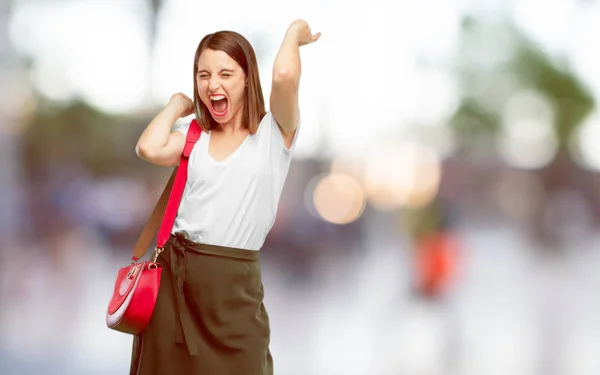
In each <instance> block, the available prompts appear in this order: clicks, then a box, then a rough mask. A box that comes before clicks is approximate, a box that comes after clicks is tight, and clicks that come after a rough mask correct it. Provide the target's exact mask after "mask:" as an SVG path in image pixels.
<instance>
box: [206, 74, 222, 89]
mask: <svg viewBox="0 0 600 375" xmlns="http://www.w3.org/2000/svg"><path fill="white" fill-rule="evenodd" d="M219 87H221V84H220V82H219V78H218V77H214V76H213V77H211V78H210V81H209V82H208V89H209V90H210V91H211V92H215V91H217V89H218V88H219Z"/></svg>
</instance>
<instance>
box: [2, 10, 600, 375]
mask: <svg viewBox="0 0 600 375" xmlns="http://www.w3.org/2000/svg"><path fill="white" fill-rule="evenodd" d="M297 18H304V19H306V20H307V21H308V23H309V25H311V27H312V28H313V31H315V32H316V31H321V32H322V37H321V39H320V40H319V42H318V43H316V44H314V45H311V46H308V47H304V48H303V49H302V59H303V77H302V84H301V93H300V106H301V112H302V120H303V122H302V128H301V131H300V138H299V141H298V144H297V151H296V155H295V158H294V162H293V164H292V167H291V169H290V172H289V178H288V180H287V182H286V185H285V188H284V193H283V197H282V200H281V203H280V206H279V214H278V218H277V221H276V224H275V227H274V228H273V230H272V232H271V233H270V235H269V236H268V238H267V241H266V243H265V246H264V249H263V250H262V255H261V261H262V265H263V272H264V284H265V290H266V301H265V303H266V306H267V309H268V311H269V313H270V316H271V324H272V345H271V350H272V352H273V355H274V358H275V368H276V373H277V374H281V375H400V374H402V375H404V374H406V375H496V374H498V375H507V374H510V375H587V374H595V375H597V374H600V319H599V318H598V317H599V316H600V300H599V298H598V292H597V291H598V288H599V287H600V272H598V271H597V270H598V267H599V266H600V236H599V234H598V226H599V224H600V223H599V221H600V220H599V219H600V195H599V187H600V149H599V148H598V147H597V146H598V140H600V116H599V115H598V111H597V109H596V102H597V100H598V99H599V98H600V71H599V70H598V67H599V66H600V50H599V49H598V48H597V36H598V35H600V1H594V0H552V1H544V0H519V1H516V0H419V1H417V0H404V1H400V2H387V1H384V0H371V1H369V2H362V1H361V2H346V1H342V0H322V1H316V0H312V1H311V0H308V1H303V2H289V1H275V0H254V1H242V0H231V1H228V2H226V3H224V2H208V1H192V0H119V1H117V0H114V1H112V0H104V1H100V0H97V1H94V0H44V1H41V0H37V1H34V0H12V1H11V0H0V172H1V173H0V223H1V225H0V306H1V308H0V374H3V375H13V374H22V375H29V374H38V373H45V374H66V375H70V374H91V375H95V374H98V375H100V374H126V373H128V371H129V356H130V353H131V337H130V336H127V335H124V334H120V333H118V332H115V331H111V330H109V329H107V328H106V326H105V322H104V316H105V312H106V307H107V303H108V299H109V297H110V294H111V288H112V286H113V282H114V277H115V274H116V271H117V269H118V268H120V267H122V266H124V265H125V264H127V262H128V261H129V257H130V254H131V250H132V246H133V244H134V243H135V241H136V240H137V236H138V235H139V232H140V231H141V229H142V226H143V224H144V223H145V220H146V219H147V217H148V215H149V214H150V212H151V210H152V208H153V207H154V204H155V202H156V200H157V199H158V196H159V195H160V192H161V191H162V188H163V187H164V184H165V183H166V181H167V178H168V176H169V175H170V172H171V169H169V168H160V167H156V166H152V165H149V164H147V163H145V162H143V161H141V160H140V159H139V158H137V156H136V155H135V152H134V147H135V143H136V141H137V138H138V136H139V135H140V133H141V132H142V130H143V128H144V127H145V126H146V125H147V124H148V123H149V121H150V120H151V119H152V118H153V117H154V115H155V114H156V113H157V112H158V111H159V110H160V109H161V107H162V106H164V105H165V104H166V103H167V101H168V99H169V97H170V96H171V94H173V93H175V92H179V91H182V92H184V93H186V94H187V95H190V96H191V95H192V90H193V81H192V67H193V56H194V52H195V48H196V46H197V43H198V42H199V41H200V39H201V38H202V37H203V36H204V35H205V34H207V33H210V32H214V31H217V30H221V29H232V30H236V31H238V32H240V33H242V34H243V35H245V36H246V37H247V38H248V39H249V40H250V41H251V43H252V44H253V46H254V48H255V50H256V53H257V56H258V61H259V64H260V69H261V81H262V84H263V88H264V90H265V95H266V97H268V95H269V93H270V79H271V65H272V63H273V59H274V57H275V54H276V52H277V49H278V47H279V44H280V42H281V39H282V37H283V34H284V32H285V30H286V27H287V26H288V24H289V23H290V22H291V21H293V20H294V19H297ZM189 120H190V119H189V118H188V119H181V121H189Z"/></svg>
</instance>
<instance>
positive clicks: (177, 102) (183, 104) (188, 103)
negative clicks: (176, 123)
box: [168, 92, 194, 117]
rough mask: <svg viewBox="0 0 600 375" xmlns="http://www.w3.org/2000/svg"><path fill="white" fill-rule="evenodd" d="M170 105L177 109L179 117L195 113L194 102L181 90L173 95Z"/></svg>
mask: <svg viewBox="0 0 600 375" xmlns="http://www.w3.org/2000/svg"><path fill="white" fill-rule="evenodd" d="M168 105H169V106H170V107H173V108H175V111H176V112H177V113H179V117H187V116H189V115H191V114H192V113H194V102H193V101H192V99H190V98H188V97H187V96H186V95H185V94H183V93H180V92H178V93H177V94H173V95H172V96H171V99H170V100H169V104H168Z"/></svg>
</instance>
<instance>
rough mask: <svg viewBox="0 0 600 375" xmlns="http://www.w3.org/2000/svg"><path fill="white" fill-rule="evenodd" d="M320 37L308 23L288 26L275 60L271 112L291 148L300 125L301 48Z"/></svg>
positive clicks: (286, 143)
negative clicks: (312, 30) (312, 31)
mask: <svg viewBox="0 0 600 375" xmlns="http://www.w3.org/2000/svg"><path fill="white" fill-rule="evenodd" d="M320 36H321V34H320V33H317V34H315V35H313V34H311V31H310V28H309V27H308V24H307V23H306V22H305V21H303V20H297V21H294V22H292V24H291V25H290V26H289V27H288V29H287V32H286V34H285V37H284V38H283V42H282V43H281V47H280V48H279V52H278V53H277V56H276V57H275V63H274V64H273V82H272V87H271V98H270V104H271V112H272V114H273V117H274V118H275V121H277V124H278V125H279V128H280V130H281V134H282V135H283V139H284V143H285V146H286V147H288V148H289V147H290V146H291V145H292V141H293V139H294V134H295V131H296V127H297V126H298V116H299V111H298V89H299V85H300V75H301V70H302V69H301V63H300V47H301V46H303V45H306V44H310V43H313V42H316V41H317V40H318V39H319V37H320Z"/></svg>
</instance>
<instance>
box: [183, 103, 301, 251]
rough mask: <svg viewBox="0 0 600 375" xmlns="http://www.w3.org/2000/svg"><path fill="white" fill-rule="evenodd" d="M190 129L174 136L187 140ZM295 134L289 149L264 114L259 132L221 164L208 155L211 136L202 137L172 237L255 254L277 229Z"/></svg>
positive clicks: (250, 136)
mask: <svg viewBox="0 0 600 375" xmlns="http://www.w3.org/2000/svg"><path fill="white" fill-rule="evenodd" d="M188 128H189V123H185V124H182V125H180V126H177V127H176V130H178V131H180V132H182V133H183V134H186V133H187V131H188ZM299 130H300V126H298V129H297V130H296V134H295V136H294V141H293V143H292V146H291V147H290V148H289V149H287V148H286V147H285V145H284V142H283V136H282V135H281V132H280V130H279V127H278V126H277V122H276V121H275V119H274V118H273V116H272V114H271V112H268V113H267V114H266V115H265V116H264V117H263V119H262V120H261V122H260V125H259V126H258V130H257V132H256V133H255V134H254V135H248V137H247V138H246V139H245V140H244V141H243V142H242V144H241V145H240V146H239V147H238V148H237V149H236V150H235V151H234V152H233V153H232V154H231V155H229V157H228V158H227V159H225V160H223V161H221V162H218V161H215V160H214V159H213V158H212V157H211V156H210V155H209V153H208V144H209V140H210V132H208V133H206V132H204V131H203V132H202V135H201V136H200V139H199V140H198V142H197V143H196V145H195V146H194V149H193V150H192V153H191V154H190V160H189V164H188V180H187V184H186V186H185V190H184V192H183V196H182V198H181V203H180V206H179V211H178V213H177V218H176V219H175V223H174V225H173V231H172V232H173V233H175V232H183V233H184V234H185V236H186V238H188V239H190V240H192V241H194V242H198V243H205V244H211V245H219V246H228V247H235V248H240V249H247V250H259V249H260V248H261V247H262V245H263V243H264V241H265V238H266V237H267V234H268V233H269V231H270V230H271V228H272V227H273V224H274V223H275V217H276V214H277V206H278V204H279V198H280V196H281V191H282V189H283V185H284V183H285V179H286V177H287V173H288V170H289V167H290V162H291V158H292V153H293V151H294V148H295V146H296V140H297V139H298V132H299Z"/></svg>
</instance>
